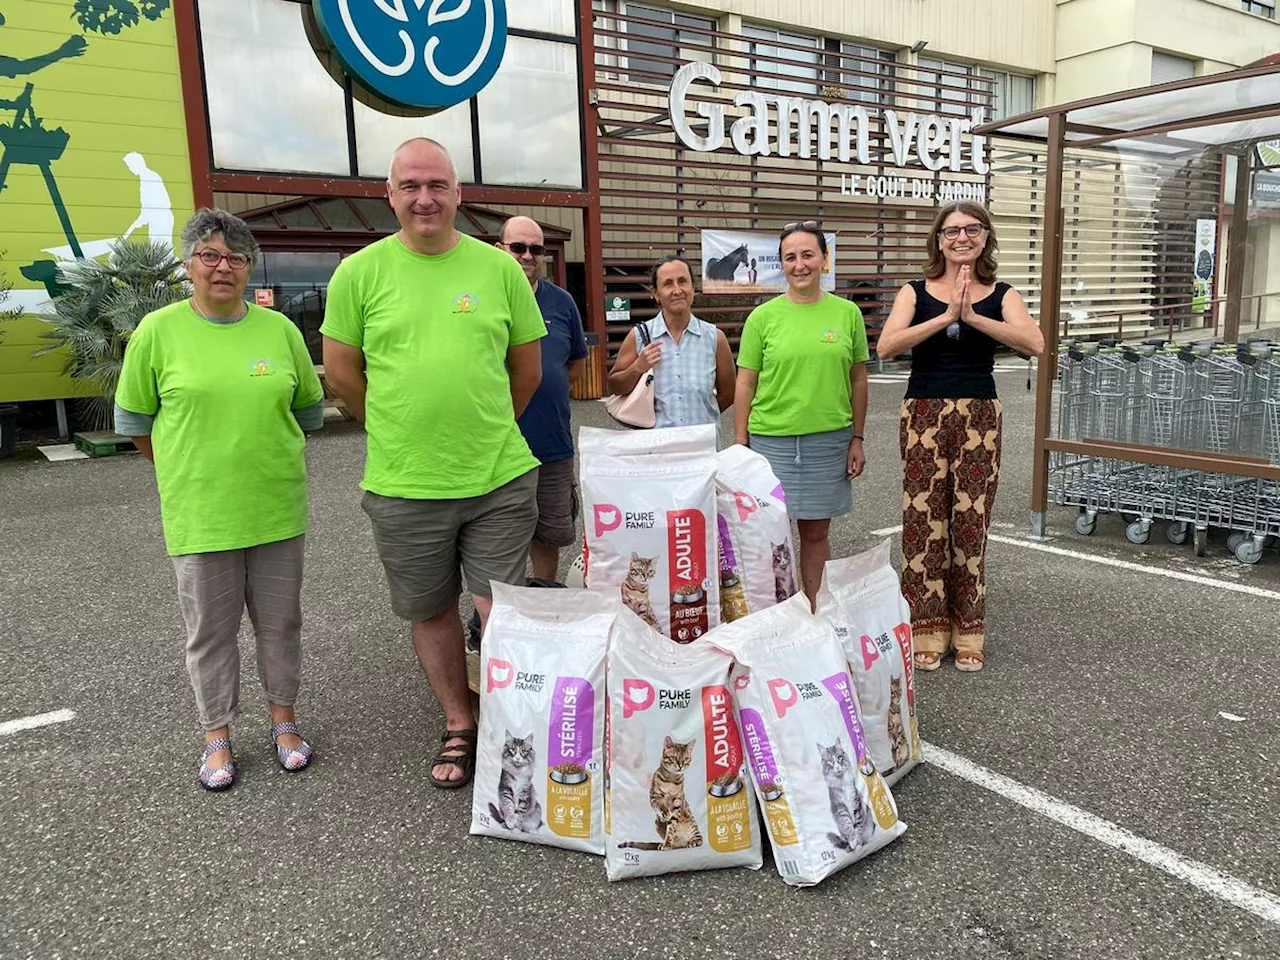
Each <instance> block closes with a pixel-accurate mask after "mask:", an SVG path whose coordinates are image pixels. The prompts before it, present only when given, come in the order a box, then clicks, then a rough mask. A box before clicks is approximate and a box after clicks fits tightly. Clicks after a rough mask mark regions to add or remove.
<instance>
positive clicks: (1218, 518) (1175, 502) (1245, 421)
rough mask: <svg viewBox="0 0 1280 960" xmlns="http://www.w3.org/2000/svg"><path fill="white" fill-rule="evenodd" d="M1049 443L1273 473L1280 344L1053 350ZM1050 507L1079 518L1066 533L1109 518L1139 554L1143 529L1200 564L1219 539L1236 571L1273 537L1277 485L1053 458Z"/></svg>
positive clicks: (1278, 434)
mask: <svg viewBox="0 0 1280 960" xmlns="http://www.w3.org/2000/svg"><path fill="white" fill-rule="evenodd" d="M1062 347H1063V350H1062V353H1061V355H1060V360H1059V370H1058V381H1059V382H1058V388H1057V408H1056V409H1057V431H1058V432H1057V436H1058V438H1059V439H1065V440H1097V441H1111V442H1117V443H1129V444H1138V445H1142V446H1151V447H1163V448H1169V449H1181V450H1195V451H1203V452H1206V453H1211V454H1212V453H1217V454H1224V455H1231V456H1235V457H1254V458H1259V459H1261V460H1265V461H1266V462H1268V463H1271V464H1274V465H1280V344H1278V343H1272V342H1270V341H1252V342H1249V343H1242V344H1227V345H1224V344H1219V343H1198V344H1192V345H1188V346H1175V345H1172V344H1159V343H1145V344H1140V345H1138V344H1132V345H1131V344H1115V343H1113V342H1109V341H1103V342H1101V343H1082V342H1076V341H1071V340H1067V341H1064V342H1063V345H1062ZM1050 490H1051V494H1052V496H1053V499H1054V502H1055V503H1058V504H1062V505H1067V506H1077V507H1079V508H1080V516H1079V517H1078V518H1077V520H1076V530H1077V531H1078V532H1079V533H1081V534H1085V535H1088V534H1091V533H1093V531H1094V529H1095V527H1096V524H1097V518H1098V515H1099V514H1100V513H1119V514H1121V515H1122V516H1123V517H1124V518H1125V519H1126V521H1127V522H1128V526H1127V528H1126V531H1125V532H1126V535H1127V536H1128V538H1129V540H1130V542H1132V543H1135V544H1141V543H1146V542H1147V539H1148V538H1149V536H1150V531H1151V526H1152V523H1153V522H1154V521H1157V520H1160V521H1168V523H1169V526H1168V528H1167V536H1168V538H1169V540H1170V541H1172V542H1173V543H1178V544H1181V543H1185V542H1186V541H1187V539H1188V537H1189V536H1191V535H1192V534H1194V543H1195V549H1196V553H1197V554H1198V555H1201V556H1203V555H1204V551H1205V543H1206V540H1207V535H1208V530H1209V528H1210V527H1217V528H1221V529H1225V530H1227V531H1230V536H1229V538H1228V545H1229V547H1230V549H1231V551H1232V552H1233V553H1234V554H1235V557H1236V559H1238V560H1240V561H1241V562H1242V563H1257V562H1258V561H1259V560H1260V559H1261V558H1262V554H1263V550H1264V548H1265V547H1267V546H1269V545H1270V544H1271V542H1272V541H1273V540H1274V538H1276V537H1278V536H1280V481H1276V480H1260V479H1255V478H1251V477H1242V476H1236V475H1233V474H1228V473H1216V472H1209V471H1204V470H1195V469H1186V468H1182V467H1171V466H1158V465H1152V464H1143V463H1137V462H1133V461H1124V460H1115V459H1109V458H1100V457H1090V456H1081V455H1078V454H1068V453H1061V452H1055V453H1054V454H1053V456H1052V457H1051V459H1050Z"/></svg>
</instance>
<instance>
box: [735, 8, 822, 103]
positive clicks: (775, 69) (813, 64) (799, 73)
mask: <svg viewBox="0 0 1280 960" xmlns="http://www.w3.org/2000/svg"><path fill="white" fill-rule="evenodd" d="M742 35H743V36H745V37H749V38H751V39H752V40H753V41H762V42H752V43H751V45H750V52H751V69H752V70H753V71H756V72H757V73H758V74H759V76H757V77H756V78H755V79H754V80H753V85H754V86H756V87H758V88H760V89H761V90H783V91H788V92H791V93H803V94H807V95H809V96H813V95H815V94H816V93H817V92H818V74H819V64H820V63H821V62H822V52H821V49H820V48H821V44H820V42H819V40H818V38H817V37H806V36H803V35H800V34H794V33H785V32H783V31H780V30H778V29H776V28H775V27H761V26H755V25H753V24H743V27H742ZM778 44H789V45H791V46H799V47H809V48H811V49H808V50H793V49H791V47H790V46H787V47H781V46H778ZM757 57H772V58H775V59H757ZM776 60H785V61H786V63H777V62H776Z"/></svg>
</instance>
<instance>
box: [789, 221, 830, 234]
mask: <svg viewBox="0 0 1280 960" xmlns="http://www.w3.org/2000/svg"><path fill="white" fill-rule="evenodd" d="M820 226H822V223H821V222H820V221H818V220H796V221H795V222H794V223H784V224H783V225H782V232H783V233H791V232H792V231H795V230H817V229H818V228H819V227H820Z"/></svg>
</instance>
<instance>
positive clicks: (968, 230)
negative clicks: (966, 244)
mask: <svg viewBox="0 0 1280 960" xmlns="http://www.w3.org/2000/svg"><path fill="white" fill-rule="evenodd" d="M986 229H987V228H986V227H984V226H983V225H982V224H980V223H966V224H965V225H964V226H963V227H943V228H942V231H941V233H942V235H943V236H944V237H946V238H947V239H948V240H954V239H955V238H956V237H958V236H960V231H961V230H963V231H964V235H965V236H966V237H980V236H982V234H983V231H985V230H986Z"/></svg>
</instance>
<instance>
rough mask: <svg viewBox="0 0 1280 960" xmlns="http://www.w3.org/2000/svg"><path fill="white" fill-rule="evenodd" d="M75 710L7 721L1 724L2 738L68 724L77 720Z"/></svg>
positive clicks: (39, 714) (0, 734)
mask: <svg viewBox="0 0 1280 960" xmlns="http://www.w3.org/2000/svg"><path fill="white" fill-rule="evenodd" d="M75 715H76V712H75V711H74V710H55V711H53V713H38V714H36V715H35V716H34V717H21V718H19V719H17V720H6V721H5V722H4V723H0V737H7V736H8V735H9V734H11V733H20V732H21V731H23V730H34V729H35V728H36V727H47V726H48V725H49V724H51V723H66V722H67V721H68V720H72V719H74V718H75Z"/></svg>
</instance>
